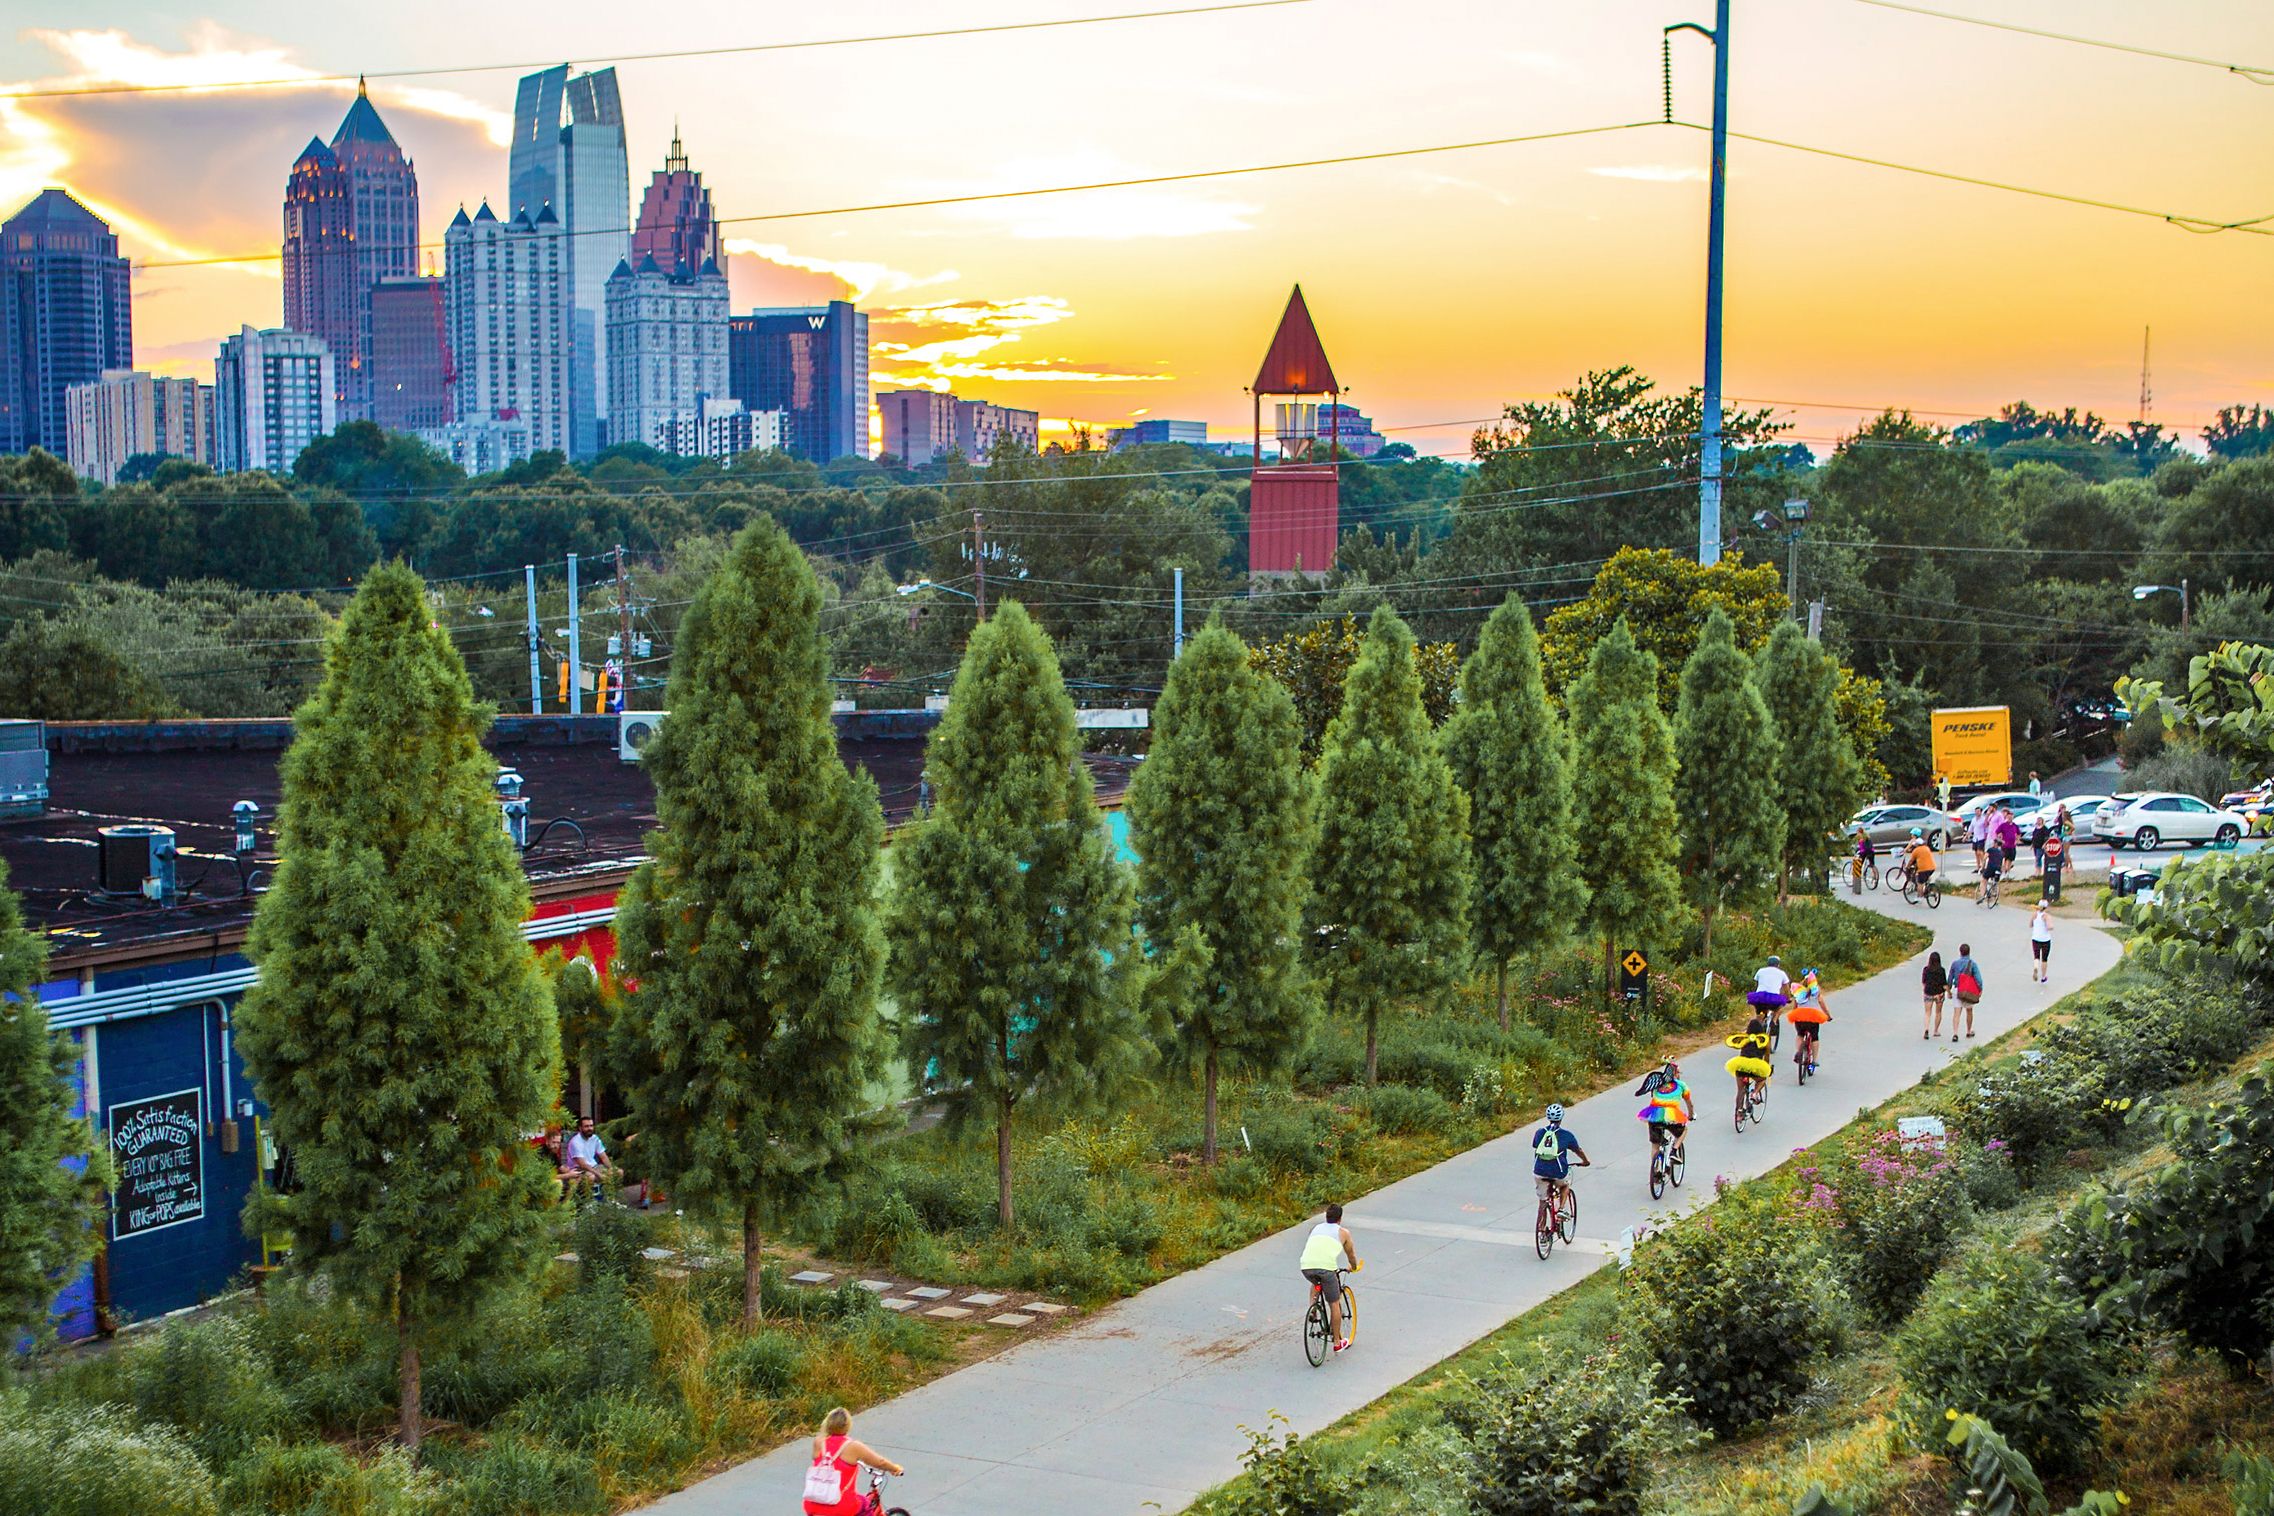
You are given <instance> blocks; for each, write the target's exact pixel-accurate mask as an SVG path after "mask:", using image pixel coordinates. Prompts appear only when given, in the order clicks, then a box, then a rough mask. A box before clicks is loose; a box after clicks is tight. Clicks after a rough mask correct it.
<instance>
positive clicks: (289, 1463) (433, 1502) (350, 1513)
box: [222, 1442, 456, 1516]
mask: <svg viewBox="0 0 2274 1516" xmlns="http://www.w3.org/2000/svg"><path fill="white" fill-rule="evenodd" d="M436 1485H437V1481H436V1480H435V1479H434V1478H433V1477H431V1476H430V1475H429V1474H427V1473H424V1472H422V1471H421V1470H420V1469H418V1468H417V1467H416V1466H415V1465H414V1464H412V1462H411V1461H410V1459H409V1458H408V1457H407V1456H405V1455H404V1454H403V1453H402V1452H401V1451H400V1450H399V1449H392V1448H391V1449H388V1450H387V1451H386V1452H384V1453H382V1454H381V1455H380V1456H379V1457H377V1458H375V1459H373V1460H372V1461H371V1462H369V1463H358V1462H356V1461H355V1460H354V1459H352V1458H350V1457H348V1456H347V1455H346V1454H345V1453H343V1452H341V1451H340V1450H339V1449H338V1448H335V1447H333V1446H332V1445H331V1444H330V1443H328V1442H270V1443H264V1444H262V1445H261V1446H260V1447H258V1448H256V1449H254V1450H253V1451H252V1452H251V1453H249V1454H247V1455H246V1456H245V1457H243V1458H240V1459H239V1460H237V1462H236V1463H235V1464H234V1465H232V1466H231V1467H230V1470H229V1475H228V1478H227V1479H226V1481H224V1483H223V1486H222V1505H223V1508H224V1509H226V1510H229V1511H265V1512H276V1513H278V1516H426V1513H428V1512H435V1513H436V1516H439V1513H440V1510H441V1508H442V1501H441V1499H440V1496H439V1491H438V1490H437V1488H436ZM451 1508H452V1509H453V1510H455V1509H456V1506H455V1503H453V1504H452V1507H451Z"/></svg>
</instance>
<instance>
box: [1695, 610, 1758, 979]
mask: <svg viewBox="0 0 2274 1516" xmlns="http://www.w3.org/2000/svg"><path fill="white" fill-rule="evenodd" d="M1674 742H1675V745H1676V747H1677V748H1678V749H1679V750H1680V752H1681V755H1682V759H1681V767H1680V769H1679V770H1678V771H1677V772H1676V773H1675V775H1674V807H1675V812H1676V814H1677V815H1679V816H1680V817H1681V825H1682V875H1683V877H1684V878H1685V879H1686V880H1688V881H1689V887H1690V896H1691V898H1692V899H1693V900H1695V901H1696V902H1697V904H1698V907H1699V911H1700V913H1701V917H1702V920H1703V923H1704V941H1703V944H1702V946H1703V947H1705V948H1706V949H1709V950H1710V949H1711V948H1712V946H1713V918H1714V913H1715V912H1716V911H1717V910H1719V909H1720V908H1721V906H1722V905H1723V904H1724V903H1725V902H1727V901H1730V900H1741V899H1744V898H1745V897H1746V896H1748V895H1750V894H1752V893H1753V892H1754V891H1755V890H1757V889H1758V888H1759V887H1760V886H1761V884H1762V883H1763V882H1764V881H1766V880H1768V879H1770V878H1772V877H1773V876H1775V874H1776V872H1777V868H1778V865H1779V863H1780V862H1781V861H1782V859H1783V856H1784V842H1785V811H1784V806H1783V804H1782V803H1781V797H1780V796H1779V794H1778V790H1779V787H1780V784H1779V781H1780V779H1781V777H1782V775H1783V767H1784V743H1783V740H1782V739H1781V738H1780V737H1779V736H1778V733H1777V726H1776V722H1775V721H1774V720H1773V719H1772V718H1771V717H1770V715H1769V707H1768V702H1766V701H1765V700H1763V699H1762V698H1761V689H1760V686H1759V685H1758V684H1756V683H1755V682H1754V679H1753V660H1751V659H1750V658H1747V657H1746V656H1745V655H1744V654H1743V653H1741V652H1739V651H1737V640H1736V635H1735V631H1734V629H1733V628H1732V627H1731V625H1730V622H1729V618H1728V617H1727V616H1726V615H1724V614H1723V613H1722V612H1720V611H1715V612H1714V613H1713V614H1711V615H1709V616H1708V617H1706V624H1705V630H1704V631H1703V632H1701V633H1700V634H1699V636H1698V650H1697V651H1696V652H1694V653H1692V654H1691V655H1690V661H1689V662H1688V663H1685V664H1683V665H1682V698H1681V703H1680V704H1679V705H1678V706H1677V707H1676V710H1675V714H1674Z"/></svg>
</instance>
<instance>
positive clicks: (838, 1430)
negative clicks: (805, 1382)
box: [805, 1406, 907, 1516]
mask: <svg viewBox="0 0 2274 1516" xmlns="http://www.w3.org/2000/svg"><path fill="white" fill-rule="evenodd" d="M864 1463H865V1464H867V1465H868V1466H869V1467H870V1468H872V1469H882V1470H884V1471H885V1472H886V1473H887V1474H891V1475H893V1476H894V1477H896V1478H897V1477H898V1476H899V1475H901V1474H904V1473H906V1472H907V1470H905V1469H903V1468H901V1466H900V1465H899V1464H897V1463H894V1462H893V1461H892V1460H891V1459H889V1458H887V1457H885V1456H884V1455H883V1454H882V1453H879V1452H877V1451H876V1450H875V1449H874V1448H872V1447H870V1446H869V1445H868V1444H867V1443H865V1442H857V1441H855V1440H854V1438H853V1413H852V1412H851V1411H848V1410H846V1409H845V1408H844V1407H843V1406H839V1407H837V1408H836V1409H835V1410H833V1411H831V1412H830V1413H829V1414H828V1415H826V1416H824V1417H822V1418H821V1430H820V1431H818V1432H816V1433H814V1435H813V1464H812V1466H811V1467H810V1468H808V1469H807V1470H806V1471H805V1510H806V1516H865V1513H867V1512H870V1511H873V1510H875V1509H876V1508H875V1506H874V1505H872V1504H871V1503H870V1500H869V1497H868V1496H867V1495H865V1494H863V1493H862V1492H861V1491H860V1490H859V1489H857V1488H855V1484H856V1482H857V1481H858V1480H859V1479H860V1477H861V1465H862V1464H864ZM832 1491H834V1492H835V1493H834V1494H832V1493H831V1492H832Z"/></svg>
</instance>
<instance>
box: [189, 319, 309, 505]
mask: <svg viewBox="0 0 2274 1516" xmlns="http://www.w3.org/2000/svg"><path fill="white" fill-rule="evenodd" d="M337 385H338V380H337V377H336V375H335V372H334V369H333V365H332V354H331V350H330V349H329V348H327V347H325V346H324V339H323V338H321V337H317V336H313V335H311V334H309V333H307V332H287V331H267V332H262V331H255V330H254V329H253V328H252V327H249V326H248V327H246V328H244V329H243V330H242V331H240V332H238V333H237V335H236V336H234V337H231V338H229V339H228V340H227V341H225V342H223V343H222V344H221V353H220V356H219V357H217V358H215V359H214V360H213V442H214V454H215V466H216V467H217V468H219V469H220V471H221V472H222V473H225V474H229V473H242V472H246V471H248V470H252V469H266V470H268V471H269V472H271V473H278V474H281V473H284V472H285V471H287V470H289V469H290V468H291V467H292V463H293V460H294V459H296V458H298V457H299V456H300V450H301V449H302V448H304V447H306V446H307V445H308V444H309V443H311V442H313V441H315V440H316V439H317V438H318V437H321V436H323V435H325V434H326V433H327V432H329V431H331V430H332V428H333V427H334V426H336V425H337V424H338V422H339V409H338V404H337V401H336V400H335V398H334V397H335V396H336V395H337V394H338V392H339V391H338V388H337Z"/></svg>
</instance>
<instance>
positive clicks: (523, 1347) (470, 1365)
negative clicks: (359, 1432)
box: [419, 1276, 614, 1426]
mask: <svg viewBox="0 0 2274 1516" xmlns="http://www.w3.org/2000/svg"><path fill="white" fill-rule="evenodd" d="M606 1277H611V1278H612V1277H614V1276H606ZM594 1298H595V1297H594V1296H593V1295H589V1294H584V1293H578V1294H575V1295H571V1296H569V1297H567V1299H566V1301H564V1303H563V1304H562V1305H560V1306H558V1307H555V1308H553V1309H551V1310H548V1309H547V1307H546V1304H545V1302H544V1301H543V1300H542V1299H541V1298H539V1296H538V1295H537V1293H536V1292H535V1291H534V1290H529V1289H518V1290H510V1291H501V1292H500V1293H499V1294H498V1296H497V1297H495V1298H494V1299H493V1300H492V1301H491V1303H490V1304H488V1305H487V1306H485V1307H484V1308H483V1310H482V1313H481V1316H480V1317H479V1319H478V1320H477V1321H475V1322H474V1323H472V1324H471V1325H470V1326H469V1327H467V1328H466V1329H464V1330H462V1331H460V1332H458V1333H457V1334H455V1335H454V1336H453V1337H452V1338H451V1340H450V1341H449V1342H448V1343H446V1344H445V1345H444V1346H443V1347H441V1348H440V1349H439V1350H434V1351H430V1352H429V1353H428V1354H427V1356H426V1362H425V1367H424V1370H423V1372H422V1375H421V1379H420V1385H419V1399H420V1402H421V1403H422V1404H423V1405H424V1406H425V1407H426V1409H427V1411H428V1413H429V1414H431V1415H435V1416H441V1417H444V1418H447V1419H448V1420H451V1421H456V1422H460V1423H462V1424H464V1425H466V1426H482V1425H485V1424H487V1423H488V1422H489V1421H491V1420H492V1419H494V1418H495V1417H498V1416H502V1415H503V1414H505V1412H506V1411H507V1410H509V1409H511V1408H512V1406H513V1404H514V1402H516V1401H518V1400H520V1399H522V1398H523V1397H525V1396H528V1395H533V1394H536V1393H538V1392H539V1391H542V1390H544V1389H546V1388H548V1387H550V1386H552V1385H556V1384H561V1383H564V1382H567V1381H569V1380H572V1379H576V1378H578V1377H580V1376H581V1375H582V1373H583V1372H584V1367H583V1365H581V1364H579V1363H578V1362H576V1361H575V1355H576V1353H577V1351H578V1348H577V1344H576V1342H575V1340H574V1335H575V1334H577V1333H579V1332H580V1331H581V1330H582V1328H583V1325H584V1323H586V1322H588V1321H589V1320H590V1319H591V1312H592V1305H593V1300H594Z"/></svg>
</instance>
